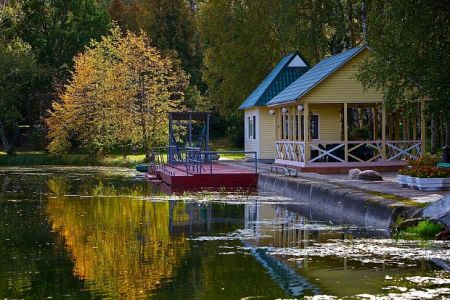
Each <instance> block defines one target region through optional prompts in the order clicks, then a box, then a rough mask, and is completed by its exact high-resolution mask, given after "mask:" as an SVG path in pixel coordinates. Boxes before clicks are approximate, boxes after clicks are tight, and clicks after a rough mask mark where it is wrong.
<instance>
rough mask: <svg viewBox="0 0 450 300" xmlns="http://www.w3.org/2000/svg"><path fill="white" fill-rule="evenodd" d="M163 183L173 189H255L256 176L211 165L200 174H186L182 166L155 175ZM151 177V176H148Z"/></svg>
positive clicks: (222, 166)
mask: <svg viewBox="0 0 450 300" xmlns="http://www.w3.org/2000/svg"><path fill="white" fill-rule="evenodd" d="M155 175H156V176H157V177H158V178H159V179H161V180H162V181H163V182H164V183H166V184H168V185H170V186H173V187H183V188H208V187H226V188H241V187H242V188H246V187H256V185H257V183H258V174H257V173H255V172H254V171H250V170H248V169H244V168H239V167H234V166H229V165H225V164H221V163H213V164H212V170H211V165H210V164H205V165H203V166H202V171H201V173H200V172H192V171H188V172H186V167H185V165H184V164H181V165H178V166H168V165H166V166H164V169H158V171H157V173H156V174H155ZM149 176H151V175H149Z"/></svg>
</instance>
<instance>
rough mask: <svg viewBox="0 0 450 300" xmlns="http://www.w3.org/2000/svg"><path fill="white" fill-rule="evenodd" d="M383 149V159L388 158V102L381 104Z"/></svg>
mask: <svg viewBox="0 0 450 300" xmlns="http://www.w3.org/2000/svg"><path fill="white" fill-rule="evenodd" d="M381 149H382V150H381V151H382V152H381V155H382V157H383V160H386V159H387V156H386V104H384V103H383V105H382V106H381Z"/></svg>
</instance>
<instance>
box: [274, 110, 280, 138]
mask: <svg viewBox="0 0 450 300" xmlns="http://www.w3.org/2000/svg"><path fill="white" fill-rule="evenodd" d="M274 117H275V134H276V139H277V141H279V140H281V129H280V127H281V110H280V109H279V108H275V116H274Z"/></svg>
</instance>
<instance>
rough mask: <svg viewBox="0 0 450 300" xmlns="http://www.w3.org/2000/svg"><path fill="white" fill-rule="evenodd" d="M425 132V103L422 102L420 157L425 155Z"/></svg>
mask: <svg viewBox="0 0 450 300" xmlns="http://www.w3.org/2000/svg"><path fill="white" fill-rule="evenodd" d="M426 132H427V123H426V120H425V101H423V100H422V102H420V142H421V144H420V152H422V153H421V155H424V154H425V151H426V147H425V146H426V138H427V135H426Z"/></svg>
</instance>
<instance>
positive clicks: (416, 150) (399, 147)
mask: <svg viewBox="0 0 450 300" xmlns="http://www.w3.org/2000/svg"><path fill="white" fill-rule="evenodd" d="M421 145H422V143H421V141H386V159H387V160H388V161H393V160H403V159H409V158H413V159H417V158H419V157H420V155H421V154H422V153H421Z"/></svg>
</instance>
